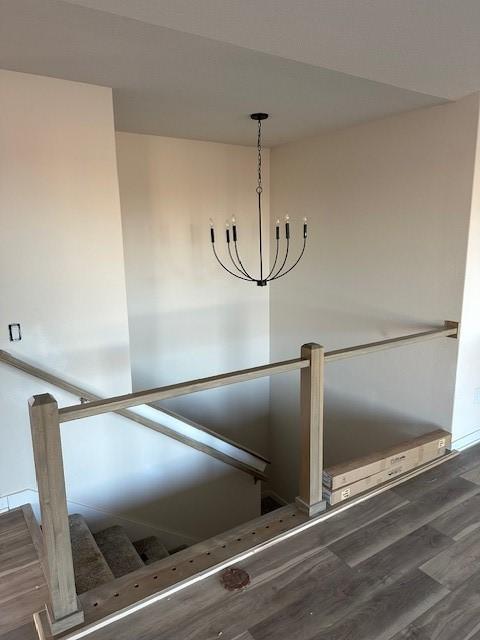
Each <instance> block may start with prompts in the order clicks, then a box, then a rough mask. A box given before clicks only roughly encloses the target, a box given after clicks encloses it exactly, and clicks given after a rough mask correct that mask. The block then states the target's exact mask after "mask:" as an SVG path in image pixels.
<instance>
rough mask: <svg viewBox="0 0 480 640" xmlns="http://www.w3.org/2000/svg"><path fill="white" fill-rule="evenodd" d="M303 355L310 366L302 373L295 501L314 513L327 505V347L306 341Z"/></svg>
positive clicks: (309, 513) (300, 506)
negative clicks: (324, 491)
mask: <svg viewBox="0 0 480 640" xmlns="http://www.w3.org/2000/svg"><path fill="white" fill-rule="evenodd" d="M301 357H302V359H303V360H308V361H309V363H310V366H309V367H304V368H303V369H301V373H300V482H299V491H300V495H299V496H298V497H297V498H296V503H297V506H298V507H299V509H301V510H302V511H306V512H307V513H308V515H309V516H314V515H316V514H317V513H320V512H321V511H324V510H325V508H326V503H325V501H324V500H323V496H322V473H323V389H324V365H325V349H324V348H323V347H322V346H320V345H319V344H315V343H309V344H304V345H303V346H302V350H301Z"/></svg>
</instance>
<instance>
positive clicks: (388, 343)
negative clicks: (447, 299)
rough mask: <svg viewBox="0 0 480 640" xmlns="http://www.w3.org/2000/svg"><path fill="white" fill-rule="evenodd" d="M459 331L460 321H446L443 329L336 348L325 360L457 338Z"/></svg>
mask: <svg viewBox="0 0 480 640" xmlns="http://www.w3.org/2000/svg"><path fill="white" fill-rule="evenodd" d="M457 333H458V322H449V321H446V322H445V326H444V327H442V328H441V329H430V330H429V331H422V332H420V333H412V334H410V335H406V336H400V337H399V338H388V339H387V340H380V341H379V342H369V343H367V344H359V345H357V346H355V347H346V348H345V349H336V350H335V351H326V352H325V362H334V361H335V360H345V359H347V358H354V357H355V356H364V355H367V354H369V353H375V352H376V351H385V350H386V349H394V348H395V347H404V346H406V345H408V344H416V343H417V342H426V341H427V340H434V339H436V338H456V337H457Z"/></svg>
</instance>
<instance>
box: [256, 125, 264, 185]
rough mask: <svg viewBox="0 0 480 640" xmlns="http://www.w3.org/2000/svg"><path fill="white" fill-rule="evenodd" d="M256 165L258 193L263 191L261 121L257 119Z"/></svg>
mask: <svg viewBox="0 0 480 640" xmlns="http://www.w3.org/2000/svg"><path fill="white" fill-rule="evenodd" d="M257 152H258V158H257V167H258V177H257V193H258V194H260V193H262V191H263V186H262V121H261V120H259V121H258V134H257Z"/></svg>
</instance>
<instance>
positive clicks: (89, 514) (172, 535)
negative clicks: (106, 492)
mask: <svg viewBox="0 0 480 640" xmlns="http://www.w3.org/2000/svg"><path fill="white" fill-rule="evenodd" d="M24 504H31V505H32V508H33V512H34V513H35V516H36V518H37V520H38V521H40V506H39V501H38V491H37V490H36V489H24V490H23V491H18V492H16V493H11V494H10V495H6V496H2V498H0V512H1V511H6V510H7V509H15V508H16V507H20V506H21V505H24ZM4 505H6V507H5V508H2V507H3V506H4ZM67 507H68V512H69V513H80V514H81V515H82V516H83V517H84V518H85V520H86V521H87V522H88V524H89V526H90V527H91V529H92V531H94V532H95V531H99V530H100V529H103V528H105V527H110V526H113V525H121V526H122V527H123V528H124V529H125V530H126V532H127V534H128V536H129V538H130V539H131V540H139V539H141V538H146V537H147V536H158V537H159V538H160V539H161V540H162V542H163V544H164V545H165V546H166V547H167V549H175V548H177V547H179V546H182V545H187V546H191V545H192V544H195V543H196V542H199V540H198V539H197V538H193V537H192V536H189V535H187V534H184V533H182V532H180V531H175V530H172V529H169V528H168V527H158V526H154V525H151V524H148V523H146V522H139V521H137V520H132V519H130V518H125V517H124V516H119V515H117V514H115V513H110V512H107V511H104V510H102V509H99V508H98V507H93V506H90V505H85V504H81V503H79V502H75V501H73V500H67Z"/></svg>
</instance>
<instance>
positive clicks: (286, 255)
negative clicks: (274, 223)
mask: <svg viewBox="0 0 480 640" xmlns="http://www.w3.org/2000/svg"><path fill="white" fill-rule="evenodd" d="M289 250H290V238H287V249H286V251H285V257H284V258H283V262H282V264H281V266H280V269H277V272H276V273H274V274H273V276H272V277H271V278H270V280H275V278H277V277H278V276H279V274H280V273H281V272H282V270H283V267H284V266H285V264H286V262H287V258H288V252H289Z"/></svg>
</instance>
